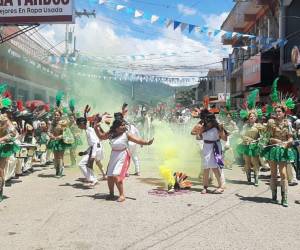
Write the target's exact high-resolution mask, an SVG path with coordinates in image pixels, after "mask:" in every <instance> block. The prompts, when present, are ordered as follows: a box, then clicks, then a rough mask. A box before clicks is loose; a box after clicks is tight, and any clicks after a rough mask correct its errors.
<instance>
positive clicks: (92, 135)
mask: <svg viewBox="0 0 300 250" xmlns="http://www.w3.org/2000/svg"><path fill="white" fill-rule="evenodd" d="M85 133H86V139H87V143H88V145H89V146H90V147H92V157H93V158H94V157H95V156H96V151H97V149H98V144H100V146H101V142H100V140H99V138H98V136H97V135H96V132H95V130H94V129H93V128H91V127H88V128H87V129H86V130H85Z"/></svg>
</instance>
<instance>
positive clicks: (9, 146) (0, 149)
mask: <svg viewBox="0 0 300 250" xmlns="http://www.w3.org/2000/svg"><path fill="white" fill-rule="evenodd" d="M20 149H21V148H20V147H19V146H18V145H17V144H16V143H6V144H3V143H0V158H8V157H10V156H12V155H13V154H15V153H17V152H19V151H20Z"/></svg>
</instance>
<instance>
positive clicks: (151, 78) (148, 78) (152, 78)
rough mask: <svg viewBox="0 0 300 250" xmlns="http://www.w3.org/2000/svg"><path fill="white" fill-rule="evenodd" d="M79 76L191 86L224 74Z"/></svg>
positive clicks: (122, 73) (216, 78)
mask: <svg viewBox="0 0 300 250" xmlns="http://www.w3.org/2000/svg"><path fill="white" fill-rule="evenodd" d="M77 75H78V76H81V77H87V78H93V79H101V80H110V81H119V82H124V81H126V82H140V83H165V84H168V85H170V86H189V85H196V84H199V80H200V79H201V80H207V81H211V80H219V81H223V80H224V76H223V75H220V76H213V77H208V76H201V77H195V76H194V77H162V76H156V75H145V74H132V73H126V72H113V73H112V74H111V75H103V74H90V73H86V72H77Z"/></svg>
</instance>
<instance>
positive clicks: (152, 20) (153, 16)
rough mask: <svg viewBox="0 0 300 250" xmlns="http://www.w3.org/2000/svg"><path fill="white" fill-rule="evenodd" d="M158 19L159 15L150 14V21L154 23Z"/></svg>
mask: <svg viewBox="0 0 300 250" xmlns="http://www.w3.org/2000/svg"><path fill="white" fill-rule="evenodd" d="M158 19H159V16H156V15H152V16H151V23H155V22H156V21H158Z"/></svg>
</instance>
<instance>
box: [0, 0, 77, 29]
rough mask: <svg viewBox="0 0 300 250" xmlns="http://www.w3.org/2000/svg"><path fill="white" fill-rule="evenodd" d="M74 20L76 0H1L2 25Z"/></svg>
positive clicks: (0, 20)
mask: <svg viewBox="0 0 300 250" xmlns="http://www.w3.org/2000/svg"><path fill="white" fill-rule="evenodd" d="M73 22H74V0H0V25H12V24H38V23H73Z"/></svg>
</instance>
